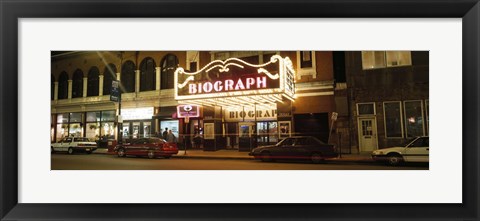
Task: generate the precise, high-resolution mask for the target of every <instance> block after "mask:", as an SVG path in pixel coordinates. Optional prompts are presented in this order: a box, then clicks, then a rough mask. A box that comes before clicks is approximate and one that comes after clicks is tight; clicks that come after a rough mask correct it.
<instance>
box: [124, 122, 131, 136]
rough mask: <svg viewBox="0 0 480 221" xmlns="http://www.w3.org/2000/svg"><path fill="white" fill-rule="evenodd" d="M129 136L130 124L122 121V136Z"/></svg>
mask: <svg viewBox="0 0 480 221" xmlns="http://www.w3.org/2000/svg"><path fill="white" fill-rule="evenodd" d="M129 136H130V124H128V123H123V138H127V137H129Z"/></svg>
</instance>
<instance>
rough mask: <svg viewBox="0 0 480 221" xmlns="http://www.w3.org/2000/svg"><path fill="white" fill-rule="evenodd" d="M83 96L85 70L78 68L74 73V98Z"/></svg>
mask: <svg viewBox="0 0 480 221" xmlns="http://www.w3.org/2000/svg"><path fill="white" fill-rule="evenodd" d="M82 96H83V72H82V70H80V69H77V70H76V71H75V72H74V73H73V79H72V98H77V97H82Z"/></svg>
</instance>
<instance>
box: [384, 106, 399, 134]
mask: <svg viewBox="0 0 480 221" xmlns="http://www.w3.org/2000/svg"><path fill="white" fill-rule="evenodd" d="M400 108H401V107H400V101H398V102H385V103H384V104H383V109H384V116H385V135H386V137H403V136H402V117H401V112H400Z"/></svg>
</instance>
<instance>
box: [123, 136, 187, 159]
mask: <svg viewBox="0 0 480 221" xmlns="http://www.w3.org/2000/svg"><path fill="white" fill-rule="evenodd" d="M115 152H116V153H117V156H118V157H126V156H127V155H131V156H147V157H148V158H150V159H153V158H156V157H164V158H170V157H171V156H172V155H173V154H177V153H178V148H177V144H176V143H168V142H167V141H166V140H164V139H160V138H156V137H151V138H138V139H125V140H124V141H123V143H122V144H118V145H117V146H116V147H115Z"/></svg>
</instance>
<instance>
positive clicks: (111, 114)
mask: <svg viewBox="0 0 480 221" xmlns="http://www.w3.org/2000/svg"><path fill="white" fill-rule="evenodd" d="M102 121H115V111H102Z"/></svg>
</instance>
